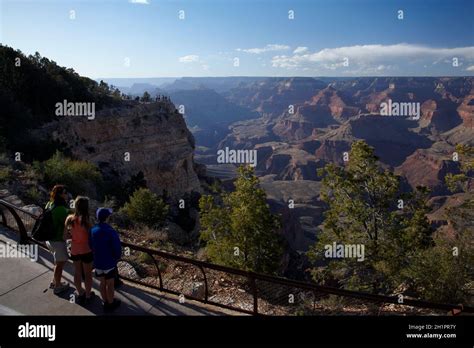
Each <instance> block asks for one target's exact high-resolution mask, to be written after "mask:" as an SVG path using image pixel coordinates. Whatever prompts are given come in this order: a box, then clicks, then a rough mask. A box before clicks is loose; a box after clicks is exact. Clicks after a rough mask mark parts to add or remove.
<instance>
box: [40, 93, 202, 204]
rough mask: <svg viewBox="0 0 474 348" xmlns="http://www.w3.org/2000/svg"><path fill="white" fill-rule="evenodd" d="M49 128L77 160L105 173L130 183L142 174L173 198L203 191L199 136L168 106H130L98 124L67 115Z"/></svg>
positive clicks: (107, 112) (103, 114)
mask: <svg viewBox="0 0 474 348" xmlns="http://www.w3.org/2000/svg"><path fill="white" fill-rule="evenodd" d="M48 128H49V129H50V130H52V135H53V138H54V139H56V140H58V141H61V142H63V143H65V144H66V145H67V146H68V148H69V149H70V151H71V153H72V154H73V155H74V156H76V157H78V158H80V159H82V160H87V161H90V162H93V163H96V164H97V165H98V166H99V168H101V170H103V171H105V172H109V173H114V174H116V175H118V176H119V177H120V178H125V179H128V178H129V177H130V176H131V175H135V174H136V173H138V172H140V171H141V172H143V174H144V177H145V180H146V181H147V185H148V187H149V188H150V189H151V190H153V191H155V192H156V193H159V194H161V193H163V192H166V193H167V194H168V195H169V196H171V197H177V196H180V195H182V194H184V193H186V192H191V191H200V184H199V180H198V176H197V175H196V172H195V170H194V161H193V151H194V138H193V136H192V135H191V133H190V132H189V131H188V129H187V128H186V124H185V122H184V120H183V117H182V116H181V115H180V114H179V113H178V112H177V111H176V109H175V107H174V105H173V104H171V103H169V102H157V103H149V104H139V103H138V102H127V103H123V105H122V106H120V107H116V108H111V109H104V110H102V111H100V112H99V113H97V115H96V117H95V119H94V120H87V119H84V118H78V117H65V118H62V119H60V120H59V121H57V122H55V123H54V124H50V125H49V126H48Z"/></svg>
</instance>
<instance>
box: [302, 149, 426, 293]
mask: <svg viewBox="0 0 474 348" xmlns="http://www.w3.org/2000/svg"><path fill="white" fill-rule="evenodd" d="M319 174H320V175H322V176H323V181H322V189H321V199H322V200H323V201H324V202H326V203H327V204H328V206H329V209H328V210H327V211H326V213H325V221H324V225H323V229H322V231H321V233H320V234H319V238H318V242H317V243H316V244H315V245H314V247H312V248H311V250H310V252H309V254H308V255H309V256H310V259H312V260H313V261H315V262H318V263H319V267H317V268H315V269H314V270H313V277H314V279H315V280H316V281H318V282H334V281H337V282H338V283H339V284H340V285H341V286H342V287H344V288H348V289H357V290H364V291H370V292H373V293H379V292H388V291H391V290H393V289H394V288H395V287H397V285H398V284H399V283H400V282H401V281H402V280H401V279H400V275H399V272H400V270H401V269H403V267H406V264H407V263H409V261H410V259H411V258H412V257H414V255H416V252H417V250H419V249H420V248H423V247H424V245H427V244H429V239H430V234H431V229H430V227H429V224H428V222H427V220H426V217H425V214H426V212H427V208H426V205H425V204H424V201H423V199H425V200H426V196H425V193H426V192H424V190H423V189H420V190H418V191H417V192H415V193H412V194H410V195H404V196H402V195H400V191H399V186H400V185H399V179H398V177H397V176H395V175H394V174H393V173H391V172H390V171H388V170H382V169H381V168H380V166H379V165H378V159H377V157H376V156H375V153H374V149H373V148H371V147H370V146H368V145H367V144H366V143H365V142H364V141H356V142H354V143H353V144H352V148H351V151H350V153H349V163H348V164H347V166H346V167H345V168H342V167H338V166H336V165H334V164H329V165H327V166H326V167H325V168H323V169H322V170H320V171H319ZM334 242H335V243H336V244H337V245H340V244H343V245H348V244H351V245H352V244H359V245H363V246H364V254H365V255H364V260H363V261H358V260H357V258H338V259H330V258H327V257H326V255H325V248H326V246H327V245H333V243H334Z"/></svg>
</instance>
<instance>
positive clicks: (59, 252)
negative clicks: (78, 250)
mask: <svg viewBox="0 0 474 348" xmlns="http://www.w3.org/2000/svg"><path fill="white" fill-rule="evenodd" d="M46 245H47V246H48V248H49V250H50V251H51V253H52V254H53V257H54V262H55V263H56V262H66V261H67V260H68V259H69V255H68V253H67V245H66V242H57V241H47V242H46Z"/></svg>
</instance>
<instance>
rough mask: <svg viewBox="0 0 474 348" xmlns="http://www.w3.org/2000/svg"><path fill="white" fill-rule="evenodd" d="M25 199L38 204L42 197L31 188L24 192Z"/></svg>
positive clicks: (35, 189) (34, 188) (33, 187)
mask: <svg viewBox="0 0 474 348" xmlns="http://www.w3.org/2000/svg"><path fill="white" fill-rule="evenodd" d="M25 198H26V199H27V200H28V201H30V202H31V203H34V204H40V202H41V201H42V198H43V197H42V194H41V192H40V191H39V190H38V189H37V188H36V187H35V186H32V187H30V188H29V189H28V190H27V191H26V193H25Z"/></svg>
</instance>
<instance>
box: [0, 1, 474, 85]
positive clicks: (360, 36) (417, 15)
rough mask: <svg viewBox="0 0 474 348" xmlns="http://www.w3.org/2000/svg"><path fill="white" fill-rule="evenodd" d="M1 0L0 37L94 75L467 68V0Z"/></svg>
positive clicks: (422, 72) (452, 71) (472, 60)
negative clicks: (292, 14) (291, 15)
mask: <svg viewBox="0 0 474 348" xmlns="http://www.w3.org/2000/svg"><path fill="white" fill-rule="evenodd" d="M134 2H135V3H134ZM0 10H1V31H0V34H1V36H0V42H1V43H2V44H5V45H8V46H11V47H14V48H17V49H20V50H22V51H23V52H24V53H27V54H31V53H34V52H35V51H39V52H40V53H41V55H43V56H46V57H48V58H50V59H53V60H55V61H56V62H57V63H58V64H60V65H63V66H67V67H72V68H73V69H74V70H76V71H77V72H78V73H80V74H81V75H85V76H89V77H92V78H97V77H180V76H243V75H247V76H367V75H369V76H374V75H385V76H440V75H445V76H454V75H474V0H408V1H404V0H396V1H395V0H324V1H323V0H292V1H288V0H185V1H178V0H81V1H77V0H75V1H72V0H71V1H68V0H26V1H23V0H15V1H13V0H1V8H0ZM181 10H183V11H184V16H185V18H184V19H180V18H179V11H181ZM290 10H292V11H294V19H289V11H290ZM399 10H402V11H403V19H399V18H398V16H399V13H398V11H399ZM71 11H74V13H73V14H74V15H75V18H71V15H72V13H71ZM235 58H238V66H235V63H237V61H236V60H235ZM454 59H455V60H454ZM454 61H455V64H453V62H454ZM456 63H457V64H456ZM453 65H457V66H453Z"/></svg>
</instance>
